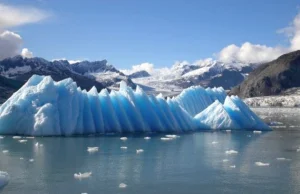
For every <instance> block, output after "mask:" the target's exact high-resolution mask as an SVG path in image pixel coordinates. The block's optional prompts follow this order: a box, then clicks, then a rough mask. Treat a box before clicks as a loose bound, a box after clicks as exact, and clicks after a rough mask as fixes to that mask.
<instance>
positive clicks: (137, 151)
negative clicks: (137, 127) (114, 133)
mask: <svg viewBox="0 0 300 194" xmlns="http://www.w3.org/2000/svg"><path fill="white" fill-rule="evenodd" d="M143 152H144V150H143V149H137V150H136V153H137V154H140V153H143Z"/></svg>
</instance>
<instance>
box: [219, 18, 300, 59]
mask: <svg viewBox="0 0 300 194" xmlns="http://www.w3.org/2000/svg"><path fill="white" fill-rule="evenodd" d="M277 32H279V33H284V34H285V35H286V36H287V37H288V38H289V41H290V44H289V46H288V47H280V46H276V47H270V46H266V45H261V44H252V43H250V42H245V43H244V44H242V45H241V46H237V45H235V44H231V45H228V46H226V47H225V48H223V49H222V50H221V51H220V52H219V53H218V54H217V57H218V59H219V60H220V61H223V62H227V63H229V62H234V61H236V62H243V63H261V62H267V61H271V60H273V59H276V58H277V57H279V56H280V55H282V54H284V53H287V52H290V51H295V50H298V49H300V13H298V15H297V16H296V17H295V18H294V20H293V22H292V23H291V25H290V26H288V27H286V28H283V29H280V30H278V31H277Z"/></svg>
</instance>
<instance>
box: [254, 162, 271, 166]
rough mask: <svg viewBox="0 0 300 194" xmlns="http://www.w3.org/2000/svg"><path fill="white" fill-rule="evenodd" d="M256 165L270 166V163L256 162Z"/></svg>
mask: <svg viewBox="0 0 300 194" xmlns="http://www.w3.org/2000/svg"><path fill="white" fill-rule="evenodd" d="M255 165H256V166H269V165H270V163H263V162H255Z"/></svg>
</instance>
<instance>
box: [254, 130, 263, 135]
mask: <svg viewBox="0 0 300 194" xmlns="http://www.w3.org/2000/svg"><path fill="white" fill-rule="evenodd" d="M253 133H254V134H261V133H262V131H256V130H254V131H253Z"/></svg>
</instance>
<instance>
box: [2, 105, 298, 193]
mask: <svg viewBox="0 0 300 194" xmlns="http://www.w3.org/2000/svg"><path fill="white" fill-rule="evenodd" d="M253 110H254V111H255V112H256V113H257V114H258V115H260V116H261V117H262V118H263V119H264V120H265V121H266V122H267V123H269V124H270V125H272V128H273V129H274V131H270V132H262V133H260V131H256V132H255V133H254V132H250V131H243V132H241V131H239V132H237V131H231V132H230V131H227V132H226V131H218V132H198V133H187V134H177V135H178V136H180V137H177V136H176V137H174V136H166V134H156V135H153V134H152V135H149V134H143V135H135V136H130V135H123V136H116V135H106V136H96V137H95V136H86V137H67V138H62V137H61V138H59V137H45V138H41V137H39V138H34V139H32V138H25V137H22V138H21V139H20V138H19V137H12V136H5V137H3V138H0V171H4V172H7V173H8V175H9V182H8V184H7V185H6V186H5V187H4V188H3V189H2V190H1V192H3V193H6V194H18V193H23V194H35V193H43V194H44V193H49V194H52V193H72V194H76V193H78V194H80V193H89V194H92V193H111V194H115V193H128V194H150V193H151V194H152V193H157V194H163V193H172V194H176V193H178V194H179V193H180V194H181V193H236V194H240V193H243V194H245V193H249V194H250V193H256V194H259V193H263V194H265V193H278V194H282V193H299V192H300V109H296V108H294V109H288V108H272V109H268V108H256V109H253ZM146 136H147V137H150V138H145V137H146ZM121 137H127V139H126V138H121ZM120 138H121V139H120ZM26 140H27V141H26ZM74 174H76V175H74ZM0 178H1V176H0ZM1 181H2V180H0V183H1Z"/></svg>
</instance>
